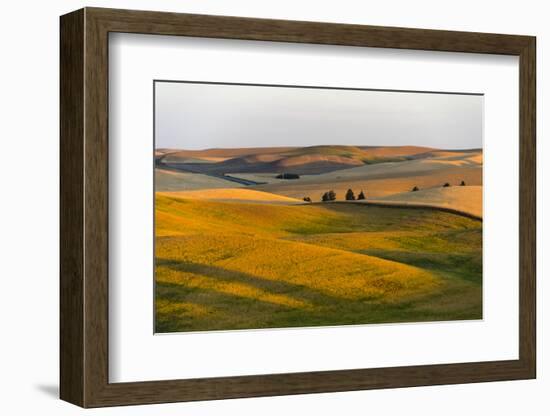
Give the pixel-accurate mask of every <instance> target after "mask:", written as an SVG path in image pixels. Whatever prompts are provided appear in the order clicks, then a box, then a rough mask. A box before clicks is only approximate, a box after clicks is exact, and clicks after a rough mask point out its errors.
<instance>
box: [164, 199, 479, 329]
mask: <svg viewBox="0 0 550 416" xmlns="http://www.w3.org/2000/svg"><path fill="white" fill-rule="evenodd" d="M156 204H157V205H156V208H157V210H156V226H157V244H156V257H157V265H156V267H157V268H156V271H157V273H156V290H157V298H156V312H157V320H156V324H157V331H159V332H171V331H189V330H214V329H239V328H265V327H289V326H315V325H339V324H357V323H376V322H402V321H423V320H447V319H472V318H480V317H481V224H480V223H479V222H477V221H473V220H470V219H466V218H462V217H459V216H455V215H452V214H448V213H443V212H434V211H430V210H418V209H415V210H410V209H395V208H391V209H387V208H379V207H365V206H357V205H346V204H326V205H320V204H319V205H299V206H278V205H270V204H265V205H264V204H244V203H222V202H213V201H204V200H182V199H178V198H172V197H169V196H166V195H157V201H156Z"/></svg>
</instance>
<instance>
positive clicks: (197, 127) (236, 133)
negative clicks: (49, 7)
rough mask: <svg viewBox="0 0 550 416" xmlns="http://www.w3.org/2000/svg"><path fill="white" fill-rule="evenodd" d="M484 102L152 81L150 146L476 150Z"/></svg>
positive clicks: (465, 97)
mask: <svg viewBox="0 0 550 416" xmlns="http://www.w3.org/2000/svg"><path fill="white" fill-rule="evenodd" d="M482 137H483V96H482V95H462V94H434V93H418V92H393V91H392V92H389V91H366V90H361V91H356V90H351V91H350V90H342V89H314V88H285V87H266V86H251V85H228V84H197V83H180V82H155V141H156V143H155V147H156V148H157V149H158V148H178V149H188V150H195V149H209V148H231V147H273V146H314V145H323V144H332V145H334V144H340V145H356V146H359V145H363V146H399V145H416V146H427V147H435V148H440V149H469V148H481V147H482Z"/></svg>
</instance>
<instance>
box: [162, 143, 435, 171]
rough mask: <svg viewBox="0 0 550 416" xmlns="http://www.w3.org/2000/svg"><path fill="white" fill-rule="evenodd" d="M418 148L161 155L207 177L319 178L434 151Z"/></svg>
mask: <svg viewBox="0 0 550 416" xmlns="http://www.w3.org/2000/svg"><path fill="white" fill-rule="evenodd" d="M436 150H437V149H431V148H427V147H419V146H395V147H383V146H373V147H370V146H345V145H322V146H307V147H271V148H239V149H207V150H178V151H174V152H171V153H168V152H163V161H164V163H167V164H181V163H185V164H187V165H189V168H190V170H191V171H193V172H197V173H208V174H217V175H220V174H226V173H237V172H238V173H250V172H254V173H266V172H273V173H276V172H289V173H296V174H304V175H305V174H322V173H328V172H333V171H337V170H341V169H348V168H352V167H357V166H363V165H370V164H376V163H384V162H400V161H405V160H410V159H412V158H413V157H415V156H416V155H419V154H426V155H429V152H430V151H436Z"/></svg>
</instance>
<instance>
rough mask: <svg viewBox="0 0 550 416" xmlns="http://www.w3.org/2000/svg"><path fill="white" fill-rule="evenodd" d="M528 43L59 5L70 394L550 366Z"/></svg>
mask: <svg viewBox="0 0 550 416" xmlns="http://www.w3.org/2000/svg"><path fill="white" fill-rule="evenodd" d="M535 49H536V46H535V38H534V37H530V36H518V35H500V34H485V33H466V32H451V31H435V30H421V29H404V28H389V27H375V26H361V25H344V24H329V23H314V22H296V21H283V20H267V19H252V18H240V17H226V16H206V15H189V14H175V13H160V12H146V11H129V10H113V9H98V8H85V9H81V10H78V11H75V12H72V13H70V14H67V15H65V16H62V17H61V51H60V52H61V128H60V130H61V305H60V322H61V351H60V356H61V369H60V370H61V386H60V395H61V398H62V399H63V400H66V401H68V402H71V403H74V404H77V405H79V406H82V407H101V406H115V405H129V404H146V403H163V402H177V401H190V400H212V399H224V398H237V397H257V396H268V395H287V394H303V393H319V392H336V391H349V390H363V389H377V388H397V387H410V386H424V385H436V384H455V383H473V382H486V381H500V380H519V379H530V378H535V376H536V334H535V310H536V308H535V280H536V279H535V244H536V238H535V218H536V212H535V201H536V200H535V197H536V195H535V184H536V181H535V160H536V152H535V107H536V97H535Z"/></svg>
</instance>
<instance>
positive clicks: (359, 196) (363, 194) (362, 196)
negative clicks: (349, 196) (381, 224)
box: [357, 189, 365, 199]
mask: <svg viewBox="0 0 550 416" xmlns="http://www.w3.org/2000/svg"><path fill="white" fill-rule="evenodd" d="M357 199H365V193H364V192H363V190H362V189H361V192H359V195H357Z"/></svg>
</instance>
